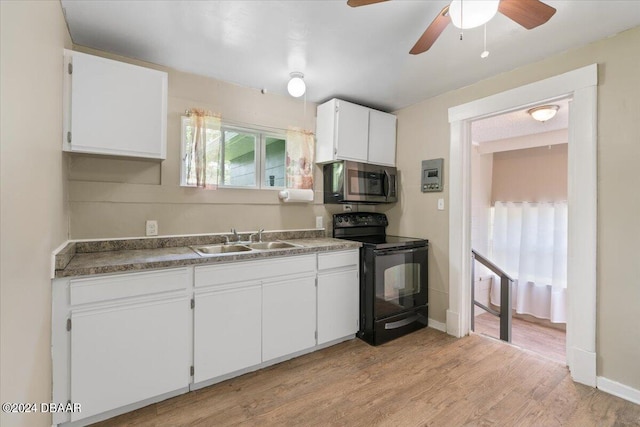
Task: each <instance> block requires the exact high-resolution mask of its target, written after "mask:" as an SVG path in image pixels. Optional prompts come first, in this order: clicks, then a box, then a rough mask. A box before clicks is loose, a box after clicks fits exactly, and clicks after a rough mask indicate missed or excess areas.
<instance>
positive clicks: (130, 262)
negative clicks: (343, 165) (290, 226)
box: [55, 232, 361, 278]
mask: <svg viewBox="0 0 640 427" xmlns="http://www.w3.org/2000/svg"><path fill="white" fill-rule="evenodd" d="M265 235H266V236H265V237H274V236H278V237H280V238H277V239H269V238H265V239H264V240H265V241H274V240H278V241H286V242H290V243H293V244H295V245H297V246H296V247H293V248H285V249H268V250H251V251H246V252H233V253H226V254H215V255H213V254H212V255H207V256H202V255H199V254H198V253H197V252H196V251H195V250H193V249H192V248H191V247H190V246H195V245H207V244H220V243H222V241H221V238H219V237H217V236H207V237H208V239H207V238H204V237H202V236H194V237H191V238H186V239H185V238H156V239H135V240H120V241H93V242H71V243H69V244H68V245H66V246H65V247H64V248H63V249H62V250H61V251H59V252H58V253H57V254H56V260H55V261H56V270H55V277H56V278H60V277H75V276H88V275H93V274H105V273H122V272H131V271H141V270H149V269H157V268H168V267H183V266H188V265H207V264H217V263H225V262H234V261H246V260H254V259H261V258H269V257H281V256H289V255H301V254H308V253H316V252H325V251H338V250H348V249H357V248H359V247H360V246H361V244H360V243H358V242H353V241H349V240H341V239H333V238H327V237H320V236H321V233H312V232H311V233H309V232H305V233H302V234H301V233H300V232H298V233H293V234H291V233H283V232H279V233H273V234H272V235H269V234H268V233H265ZM283 237H284V238H283ZM287 237H289V238H287Z"/></svg>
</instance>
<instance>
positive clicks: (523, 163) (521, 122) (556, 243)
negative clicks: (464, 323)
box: [470, 99, 570, 364]
mask: <svg viewBox="0 0 640 427" xmlns="http://www.w3.org/2000/svg"><path fill="white" fill-rule="evenodd" d="M552 106H553V107H555V108H556V109H555V110H553V109H552V111H556V114H555V116H554V117H552V118H546V119H545V120H544V121H537V120H534V119H533V117H532V116H531V115H530V114H529V108H525V109H520V110H516V111H513V112H510V113H507V114H500V115H497V116H493V117H489V118H485V119H480V120H476V121H473V122H472V124H471V140H472V147H471V246H472V248H473V250H474V251H475V253H476V254H477V255H476V256H475V261H474V265H473V272H474V279H473V289H472V298H474V300H475V301H476V303H475V304H472V305H471V307H470V309H471V310H472V312H471V318H472V322H471V327H472V329H473V331H474V332H476V333H480V334H483V335H487V336H490V337H492V338H496V339H498V338H500V336H501V333H500V332H501V329H500V318H499V317H498V316H496V315H495V314H496V313H498V314H499V312H500V307H501V281H500V278H499V277H498V276H496V275H495V274H494V273H493V272H492V271H491V270H489V269H488V268H486V267H484V266H483V265H482V264H481V263H480V262H479V261H478V256H479V255H482V256H481V258H483V259H488V260H489V261H491V262H492V263H493V264H495V265H496V266H497V267H499V268H500V269H501V270H504V271H506V273H507V274H508V275H509V276H510V277H511V278H514V279H515V281H514V282H513V283H512V285H511V296H512V298H511V307H512V319H511V334H510V337H511V344H513V345H516V346H518V347H520V348H524V349H526V350H530V351H533V352H535V353H538V354H540V355H542V356H544V357H546V358H548V359H551V360H554V361H557V362H560V363H563V364H566V325H567V311H566V301H567V294H568V293H567V289H566V288H567V280H566V271H567V221H568V218H567V217H568V216H567V177H568V172H567V167H568V122H569V106H570V100H568V99H564V100H558V101H554V103H553V104H552Z"/></svg>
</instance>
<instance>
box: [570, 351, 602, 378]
mask: <svg viewBox="0 0 640 427" xmlns="http://www.w3.org/2000/svg"><path fill="white" fill-rule="evenodd" d="M569 352H570V353H571V354H570V357H568V358H567V360H568V361H569V360H570V361H571V365H569V370H570V371H571V378H572V379H573V380H574V381H575V382H577V383H580V384H584V385H588V386H589V387H595V386H596V354H595V353H594V352H592V351H586V350H582V349H580V348H576V347H572V348H569Z"/></svg>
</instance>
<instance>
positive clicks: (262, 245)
mask: <svg viewBox="0 0 640 427" xmlns="http://www.w3.org/2000/svg"><path fill="white" fill-rule="evenodd" d="M247 246H248V247H250V248H251V249H286V248H299V247H300V246H299V245H294V244H293V243H287V242H258V243H251V244H248V245H247Z"/></svg>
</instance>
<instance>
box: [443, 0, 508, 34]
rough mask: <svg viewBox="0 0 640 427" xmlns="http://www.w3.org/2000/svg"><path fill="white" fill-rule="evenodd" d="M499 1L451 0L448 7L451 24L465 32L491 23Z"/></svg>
mask: <svg viewBox="0 0 640 427" xmlns="http://www.w3.org/2000/svg"><path fill="white" fill-rule="evenodd" d="M499 5H500V0H473V1H471V0H465V1H463V0H453V1H452V2H451V4H450V5H449V16H450V17H451V22H452V23H453V25H455V26H456V27H458V28H461V29H463V30H467V29H469V28H476V27H479V26H480V25H484V24H486V23H487V22H489V21H491V18H493V17H494V16H495V15H496V13H497V12H498V6H499Z"/></svg>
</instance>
